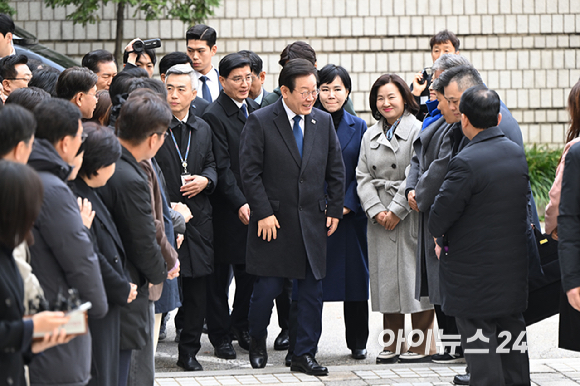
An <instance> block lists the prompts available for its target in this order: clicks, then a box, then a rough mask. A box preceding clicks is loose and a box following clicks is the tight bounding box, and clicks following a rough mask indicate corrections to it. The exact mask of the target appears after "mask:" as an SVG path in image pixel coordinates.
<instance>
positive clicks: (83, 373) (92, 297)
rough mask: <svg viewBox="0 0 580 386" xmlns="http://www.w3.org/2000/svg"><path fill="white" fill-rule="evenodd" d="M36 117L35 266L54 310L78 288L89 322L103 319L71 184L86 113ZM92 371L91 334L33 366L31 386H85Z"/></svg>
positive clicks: (48, 106) (65, 110)
mask: <svg viewBox="0 0 580 386" xmlns="http://www.w3.org/2000/svg"><path fill="white" fill-rule="evenodd" d="M34 116H35V119H36V121H37V123H38V127H37V129H36V140H35V144H34V149H33V150H32V153H31V154H30V158H29V160H28V164H29V165H30V166H31V167H32V168H34V169H35V170H36V171H37V172H38V174H39V175H40V178H41V180H42V184H43V186H44V198H43V203H42V208H41V211H40V215H39V216H38V218H37V219H36V221H35V222H34V228H33V230H32V233H33V235H34V244H33V245H32V246H31V247H30V253H31V255H32V259H31V266H32V269H33V272H34V273H35V274H36V276H37V278H38V280H39V281H40V284H41V286H42V288H43V290H44V295H45V297H46V299H47V300H48V301H49V302H50V303H51V304H56V303H57V301H58V299H59V297H60V296H67V291H68V290H69V289H71V288H74V289H77V290H78V292H79V296H80V298H81V299H82V300H83V301H90V302H91V303H92V308H91V309H90V310H89V316H92V317H95V318H101V317H103V316H105V314H106V313H107V310H108V306H107V298H106V294H105V289H104V287H103V280H102V278H101V269H100V266H99V261H98V258H97V256H96V255H95V252H94V250H93V245H92V243H91V241H90V239H89V236H88V234H87V233H86V232H85V230H84V225H83V222H82V220H81V216H80V213H79V207H78V203H77V198H76V197H75V196H74V195H73V193H72V192H71V190H70V189H69V187H68V186H67V184H66V181H67V179H68V177H69V174H70V173H71V170H72V167H71V166H70V164H72V162H73V160H74V159H75V157H76V156H77V153H78V149H79V147H80V145H81V143H82V142H83V140H84V136H83V126H82V123H81V113H80V111H79V109H78V108H77V107H75V106H74V105H73V104H71V103H70V102H68V101H65V100H62V99H48V100H45V101H43V102H42V103H40V104H39V105H38V106H37V107H36V108H35V109H34ZM90 370H91V337H90V334H86V335H81V336H78V337H77V338H75V339H73V340H72V341H71V342H70V343H68V344H66V345H61V346H58V347H55V348H54V349H52V350H49V351H46V352H45V353H44V354H43V355H41V356H38V357H37V358H36V360H35V361H33V362H32V363H31V364H30V384H31V385H41V384H42V385H67V384H78V385H84V384H87V383H88V381H89V379H90Z"/></svg>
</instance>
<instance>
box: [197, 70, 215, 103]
mask: <svg viewBox="0 0 580 386" xmlns="http://www.w3.org/2000/svg"><path fill="white" fill-rule="evenodd" d="M207 79H208V78H207V76H205V75H202V76H200V77H199V80H201V82H202V83H203V85H202V86H201V92H202V93H203V99H205V100H206V101H208V102H209V103H211V102H213V100H212V99H211V93H210V92H209V87H208V86H207V83H205V82H206V81H207Z"/></svg>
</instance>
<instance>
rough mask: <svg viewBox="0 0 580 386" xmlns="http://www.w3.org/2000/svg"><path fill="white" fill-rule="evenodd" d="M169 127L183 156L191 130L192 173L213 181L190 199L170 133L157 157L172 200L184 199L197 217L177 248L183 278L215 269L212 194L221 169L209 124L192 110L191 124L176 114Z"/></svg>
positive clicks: (194, 216) (191, 221) (181, 200)
mask: <svg viewBox="0 0 580 386" xmlns="http://www.w3.org/2000/svg"><path fill="white" fill-rule="evenodd" d="M169 128H170V129H171V131H172V132H173V134H174V137H175V140H176V142H177V146H179V148H180V151H181V155H182V156H185V154H186V152H187V143H188V140H189V132H191V142H190V149H189V155H188V157H187V169H188V172H189V174H191V175H198V176H203V177H206V178H207V179H208V180H210V184H209V185H208V187H207V188H206V189H205V190H204V191H202V192H200V193H199V194H198V195H196V196H194V197H192V198H187V197H185V196H183V195H182V193H181V192H180V190H179V189H180V188H181V174H182V173H183V167H182V166H181V161H180V158H179V154H178V153H177V148H176V147H175V142H174V141H173V137H172V136H171V135H169V136H168V137H167V139H166V140H165V142H164V143H163V146H161V148H160V149H159V151H158V152H157V155H156V156H155V159H156V160H157V163H158V164H159V167H160V168H161V171H162V172H163V175H164V176H165V182H166V184H167V191H168V193H169V197H168V199H169V201H171V202H182V203H184V204H185V205H187V206H188V207H189V210H190V211H191V214H192V215H193V218H192V219H191V220H189V222H188V223H187V225H186V230H185V240H184V241H183V244H181V248H179V249H178V250H177V252H178V253H179V260H180V262H181V270H180V275H181V276H183V277H194V278H195V277H201V276H205V275H208V274H210V273H211V272H212V271H213V226H212V208H211V203H210V201H209V195H210V194H211V193H212V192H213V191H214V189H215V187H216V184H217V172H216V167H215V160H214V156H213V151H212V138H211V137H212V134H211V129H210V128H209V125H208V124H207V123H206V122H205V121H204V120H203V119H201V118H198V117H196V116H195V114H194V111H193V109H192V108H190V109H189V117H188V118H187V125H185V124H180V122H179V121H178V120H177V119H176V118H175V117H173V120H172V121H171V123H170V124H169Z"/></svg>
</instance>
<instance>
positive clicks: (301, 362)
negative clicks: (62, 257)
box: [240, 59, 345, 375]
mask: <svg viewBox="0 0 580 386" xmlns="http://www.w3.org/2000/svg"><path fill="white" fill-rule="evenodd" d="M278 83H279V85H280V91H281V93H282V98H280V99H279V100H278V102H276V103H275V104H273V105H271V106H268V107H265V108H261V109H259V110H257V111H255V112H254V113H252V114H250V116H249V118H248V121H247V122H246V125H245V126H244V130H243V131H242V135H241V139H240V173H241V180H242V186H243V188H244V190H243V191H244V194H245V196H246V198H247V200H248V203H249V206H250V208H251V210H252V215H251V216H250V221H249V228H248V240H247V248H246V270H247V272H248V273H251V274H254V275H257V276H258V278H257V281H256V283H255V284H254V292H253V294H252V299H251V303H250V314H249V325H250V331H249V332H250V337H251V344H250V363H251V365H252V367H254V368H262V367H265V366H266V363H267V361H268V353H267V349H266V337H267V327H268V323H269V322H270V315H271V313H272V305H273V303H272V302H273V300H274V298H276V297H277V296H278V295H279V294H280V293H282V291H283V286H284V279H285V278H291V279H295V284H296V287H297V291H298V293H297V336H296V345H295V347H294V355H293V356H292V360H291V370H292V371H301V372H304V373H306V374H309V375H326V374H328V370H327V368H326V367H323V366H320V365H319V364H318V363H317V362H316V359H315V355H316V352H317V345H318V340H319V339H320V334H321V331H322V279H323V278H324V276H325V275H326V237H327V236H330V235H332V234H333V233H334V231H335V230H336V227H337V226H338V222H339V219H340V218H342V210H343V204H344V183H345V182H344V179H345V170H344V163H343V161H342V154H341V148H340V144H339V142H338V139H337V137H336V130H335V129H334V124H333V123H332V118H331V116H330V115H329V114H327V113H324V112H322V111H320V110H317V109H313V106H314V102H315V101H316V97H317V96H318V89H317V71H316V68H315V67H314V65H313V64H312V63H311V62H309V61H308V60H306V59H293V60H290V61H289V62H288V63H286V65H285V66H284V68H283V69H282V72H281V73H280V77H279V81H278Z"/></svg>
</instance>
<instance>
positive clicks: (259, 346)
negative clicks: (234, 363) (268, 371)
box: [250, 337, 268, 369]
mask: <svg viewBox="0 0 580 386" xmlns="http://www.w3.org/2000/svg"><path fill="white" fill-rule="evenodd" d="M266 363H268V349H267V348H266V337H263V338H262V339H254V338H252V337H250V364H251V365H252V368H254V369H263V368H264V367H266Z"/></svg>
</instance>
